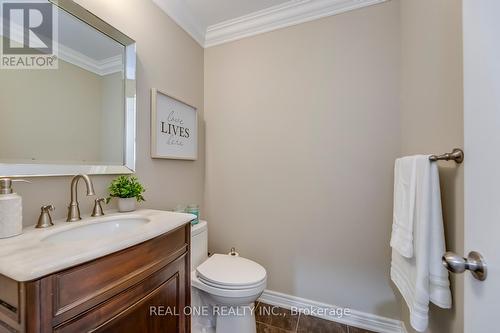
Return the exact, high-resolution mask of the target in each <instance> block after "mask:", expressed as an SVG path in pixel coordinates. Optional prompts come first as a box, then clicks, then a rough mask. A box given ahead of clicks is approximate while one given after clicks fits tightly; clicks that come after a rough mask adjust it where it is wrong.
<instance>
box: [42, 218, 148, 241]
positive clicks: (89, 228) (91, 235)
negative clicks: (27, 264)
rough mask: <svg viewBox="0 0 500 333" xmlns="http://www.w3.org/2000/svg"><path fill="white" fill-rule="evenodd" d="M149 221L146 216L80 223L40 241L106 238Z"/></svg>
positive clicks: (124, 232) (128, 231) (130, 230)
mask: <svg viewBox="0 0 500 333" xmlns="http://www.w3.org/2000/svg"><path fill="white" fill-rule="evenodd" d="M149 221H150V220H149V219H147V218H138V217H129V218H120V217H117V218H116V219H113V220H106V221H102V222H97V223H93V224H86V225H81V226H78V227H76V228H72V229H69V230H65V231H61V232H58V233H55V234H53V235H50V236H48V237H46V238H44V239H42V241H43V242H57V243H59V242H64V243H67V242H75V241H82V240H96V239H101V238H107V237H110V236H118V235H120V234H126V233H130V232H133V231H135V230H136V229H139V228H140V227H141V226H144V225H145V224H146V223H148V222H149ZM75 223H79V222H75Z"/></svg>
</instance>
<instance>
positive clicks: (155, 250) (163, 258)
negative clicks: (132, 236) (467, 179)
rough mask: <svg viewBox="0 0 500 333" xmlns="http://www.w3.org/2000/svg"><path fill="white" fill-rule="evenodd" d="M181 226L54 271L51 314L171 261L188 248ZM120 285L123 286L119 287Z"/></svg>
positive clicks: (105, 291)
mask: <svg viewBox="0 0 500 333" xmlns="http://www.w3.org/2000/svg"><path fill="white" fill-rule="evenodd" d="M188 244H189V239H187V233H186V229H185V228H184V227H182V228H179V229H177V230H174V231H172V232H170V233H168V234H166V235H163V236H160V237H157V238H154V239H152V240H149V241H147V242H145V243H142V244H139V245H136V246H134V247H131V248H128V249H125V250H123V251H120V252H118V253H114V254H111V255H108V256H106V257H103V258H100V259H98V260H96V261H92V262H90V263H87V264H83V265H80V266H77V267H75V268H72V269H69V270H66V271H63V272H61V273H57V274H54V276H53V279H52V281H53V290H54V294H53V304H54V312H55V313H54V316H57V315H59V314H62V313H64V312H66V311H69V310H71V309H73V308H75V307H77V306H79V305H80V304H82V303H84V302H86V301H88V300H91V299H92V298H96V297H97V296H99V295H102V294H109V295H107V296H109V297H111V296H113V291H115V292H114V293H115V294H116V293H117V292H119V291H120V288H118V286H120V285H122V284H124V283H126V282H127V283H133V282H134V277H138V276H140V275H141V273H144V272H145V271H147V270H151V269H153V267H155V266H158V267H161V266H164V265H166V264H168V263H169V262H172V261H174V260H175V259H176V258H177V257H179V256H180V255H182V254H183V253H185V252H186V251H187V250H188V246H189V245H188ZM121 289H123V288H121Z"/></svg>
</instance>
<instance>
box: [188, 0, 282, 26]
mask: <svg viewBox="0 0 500 333" xmlns="http://www.w3.org/2000/svg"><path fill="white" fill-rule="evenodd" d="M184 1H185V2H186V5H187V7H188V8H189V10H190V11H191V13H193V15H194V16H195V17H196V18H197V19H199V20H200V23H202V24H203V25H204V26H205V28H207V27H209V26H211V25H214V24H217V23H221V22H224V21H227V20H230V19H234V18H236V17H240V16H243V15H247V14H250V13H253V12H256V11H259V10H262V9H266V8H269V7H272V6H276V5H279V4H282V3H284V2H287V1H288V0H184Z"/></svg>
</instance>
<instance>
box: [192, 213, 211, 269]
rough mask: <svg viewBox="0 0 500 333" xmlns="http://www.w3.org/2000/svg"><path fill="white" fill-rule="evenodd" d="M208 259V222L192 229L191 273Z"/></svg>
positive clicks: (203, 222)
mask: <svg viewBox="0 0 500 333" xmlns="http://www.w3.org/2000/svg"><path fill="white" fill-rule="evenodd" d="M207 258H208V228H207V221H201V220H200V223H198V224H196V225H193V226H192V227H191V271H192V270H193V269H195V268H196V267H198V266H199V265H200V264H201V263H202V262H204V261H205V260H207Z"/></svg>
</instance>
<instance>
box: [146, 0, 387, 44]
mask: <svg viewBox="0 0 500 333" xmlns="http://www.w3.org/2000/svg"><path fill="white" fill-rule="evenodd" d="M385 1H390V0H153V2H155V3H156V4H157V5H158V7H160V8H161V9H162V10H163V11H164V12H166V13H167V14H168V15H169V16H170V17H171V18H172V19H173V20H174V21H175V22H176V23H177V24H178V25H180V26H181V27H182V28H183V29H184V30H185V31H186V32H187V33H188V34H190V35H191V37H193V38H194V39H195V40H196V41H197V42H198V43H199V44H200V45H201V46H202V47H211V46H215V45H219V44H223V43H227V42H231V41H235V40H238V39H241V38H245V37H250V36H254V35H257V34H261V33H264V32H269V31H272V30H276V29H280V28H284V27H289V26H292V25H295V24H300V23H304V22H308V21H312V20H316V19H319V18H322V17H326V16H331V15H335V14H340V13H344V12H347V11H350V10H354V9H358V8H362V7H366V6H370V5H375V4H378V3H381V2H385Z"/></svg>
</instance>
